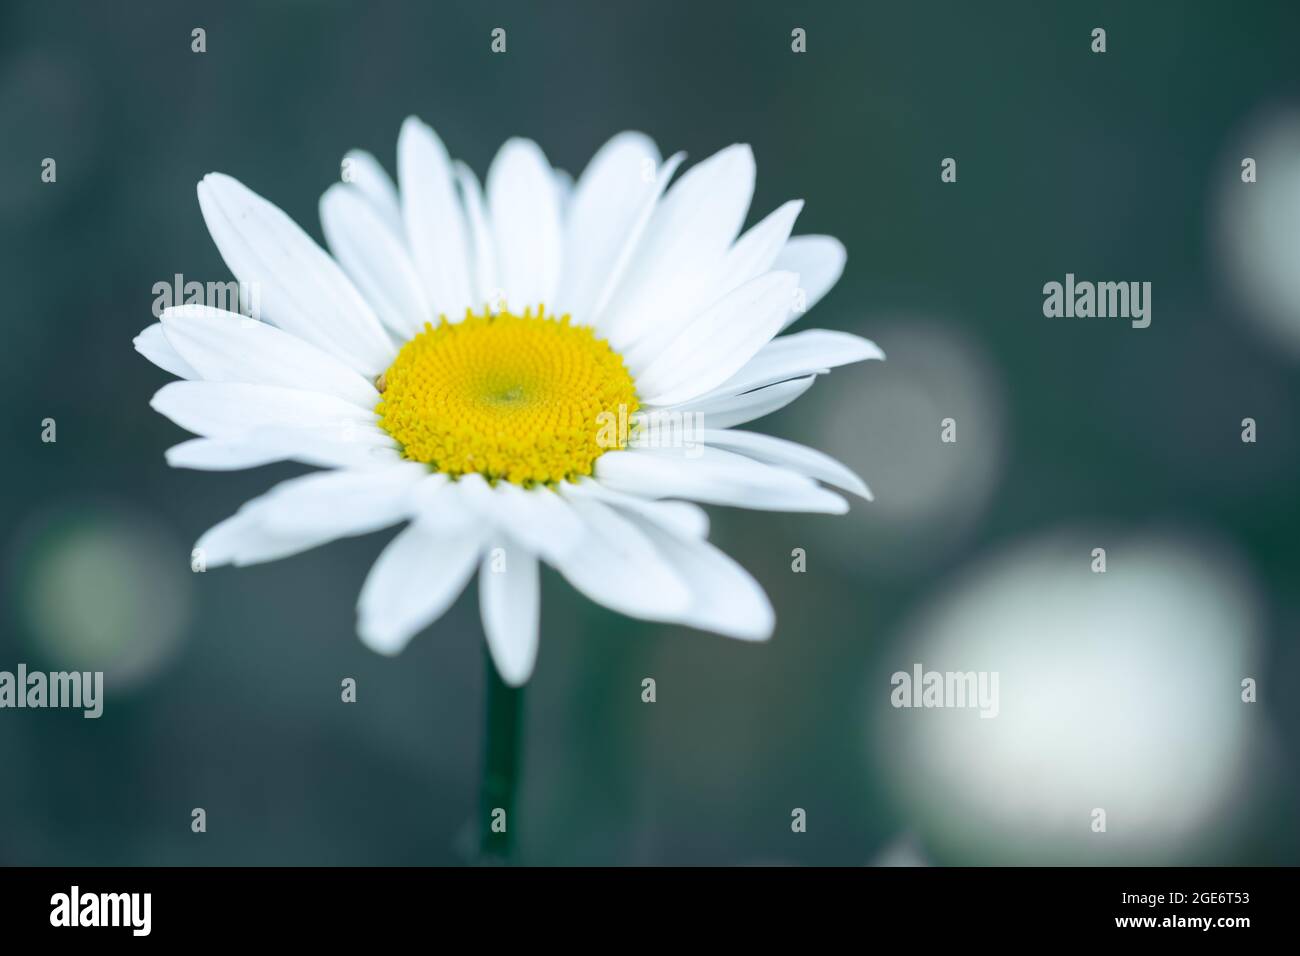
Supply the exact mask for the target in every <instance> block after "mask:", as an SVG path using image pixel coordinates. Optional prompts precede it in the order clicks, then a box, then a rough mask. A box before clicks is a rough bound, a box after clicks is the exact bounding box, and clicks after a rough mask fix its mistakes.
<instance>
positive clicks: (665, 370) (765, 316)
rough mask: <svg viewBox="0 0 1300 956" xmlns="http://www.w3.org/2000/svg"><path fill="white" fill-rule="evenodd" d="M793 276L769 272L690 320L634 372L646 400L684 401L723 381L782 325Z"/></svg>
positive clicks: (662, 402) (794, 278) (793, 282)
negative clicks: (645, 363) (647, 362)
mask: <svg viewBox="0 0 1300 956" xmlns="http://www.w3.org/2000/svg"><path fill="white" fill-rule="evenodd" d="M797 281H798V277H797V276H796V275H795V274H794V273H792V272H769V273H767V274H765V275H762V276H759V277H758V278H757V279H754V280H753V281H751V282H748V283H746V284H745V285H743V286H741V287H740V288H739V289H737V290H735V291H734V292H732V293H731V294H730V295H728V296H726V297H725V298H723V299H722V300H721V301H720V302H718V303H717V304H716V305H714V306H713V307H712V308H710V309H709V310H708V311H707V312H705V313H704V314H703V315H701V316H699V317H698V318H696V319H694V320H693V321H692V322H691V323H690V324H689V325H688V326H687V327H686V328H685V329H684V330H683V331H682V332H681V333H680V334H679V335H677V336H676V337H675V338H674V339H673V340H672V341H671V342H669V343H668V344H667V345H665V346H663V347H662V348H659V349H658V350H657V354H656V355H655V357H654V358H653V359H652V360H651V361H650V362H649V364H647V365H645V366H642V367H640V369H639V371H637V372H636V387H637V392H638V393H639V394H640V395H642V396H644V399H645V402H646V404H648V405H671V404H675V403H677V402H683V401H686V400H688V399H691V398H695V397H696V396H698V395H702V394H704V393H705V392H708V391H709V390H710V389H713V388H715V387H716V386H718V385H721V384H722V383H723V382H724V381H726V380H727V379H728V378H729V377H730V376H731V375H732V374H734V373H735V372H736V371H737V370H739V369H740V368H741V367H742V366H743V365H744V364H745V363H746V362H748V361H749V360H750V359H751V358H753V356H754V354H755V353H756V352H758V350H759V349H761V348H762V347H763V346H764V345H766V344H767V343H768V342H769V341H770V340H771V338H772V336H774V335H775V334H776V333H777V331H778V330H779V329H780V328H781V324H782V322H783V321H784V319H785V316H786V313H787V312H788V311H789V309H790V302H791V296H792V295H793V293H794V288H795V283H796V282H797ZM628 361H629V363H633V368H634V370H635V369H637V365H636V364H635V362H636V360H635V359H633V358H632V357H630V356H629V357H628Z"/></svg>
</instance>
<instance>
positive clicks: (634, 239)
mask: <svg viewBox="0 0 1300 956" xmlns="http://www.w3.org/2000/svg"><path fill="white" fill-rule="evenodd" d="M685 160H686V154H685V153H674V154H673V155H672V156H669V157H668V159H667V160H665V161H664V164H663V165H662V166H660V167H659V172H658V175H657V176H656V177H655V184H654V190H653V194H652V195H650V196H647V197H646V199H645V202H644V204H643V205H642V207H641V210H640V212H639V213H638V214H637V217H636V219H635V220H633V222H632V227H631V229H629V230H628V233H627V235H626V236H625V237H624V239H623V242H622V249H621V250H620V251H619V254H618V256H617V257H616V258H615V259H614V260H613V265H612V267H611V268H610V270H609V275H608V276H607V277H606V279H605V283H604V287H603V289H602V290H601V293H600V295H599V296H597V297H596V299H595V305H594V306H593V307H592V309H591V313H590V315H589V316H576V318H577V319H578V320H579V321H583V322H586V323H588V324H591V325H595V326H597V327H598V328H601V329H602V334H605V335H607V334H608V333H607V332H605V331H604V324H605V323H606V321H607V317H608V314H609V312H608V306H609V303H610V300H611V299H613V297H614V294H615V293H616V292H617V291H618V288H619V286H620V284H621V283H622V281H623V277H624V276H625V275H626V274H627V271H628V269H629V268H631V265H632V263H633V262H634V261H635V259H636V252H637V249H638V248H639V247H640V245H641V237H642V236H644V235H645V231H646V229H647V228H648V227H649V225H650V221H651V219H652V217H653V216H654V211H655V209H656V208H657V207H658V205H659V197H660V196H662V195H663V193H664V190H665V189H667V188H668V183H669V181H671V180H672V178H673V174H674V173H675V172H677V168H678V167H679V166H681V164H682V163H683V162H684V161H685Z"/></svg>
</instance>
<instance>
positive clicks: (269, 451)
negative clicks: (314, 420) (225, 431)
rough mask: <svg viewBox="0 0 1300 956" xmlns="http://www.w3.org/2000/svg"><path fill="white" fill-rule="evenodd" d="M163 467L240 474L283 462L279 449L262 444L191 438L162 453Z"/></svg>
mask: <svg viewBox="0 0 1300 956" xmlns="http://www.w3.org/2000/svg"><path fill="white" fill-rule="evenodd" d="M164 457H165V458H166V460H167V464H168V465H170V466H171V467H173V468H195V469H198V470H200V471H242V470H243V469H245V468H258V467H261V466H262V465H269V464H271V463H272V462H276V461H284V460H285V453H284V450H283V449H281V448H277V447H273V446H271V445H267V444H265V443H254V442H247V441H242V442H241V441H231V440H229V439H219V438H191V439H190V440H189V441H183V442H181V443H180V444H179V445H173V446H172V447H171V448H168V449H167V451H166V452H164Z"/></svg>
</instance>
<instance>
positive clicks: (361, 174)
mask: <svg viewBox="0 0 1300 956" xmlns="http://www.w3.org/2000/svg"><path fill="white" fill-rule="evenodd" d="M343 168H344V169H346V170H347V174H346V179H345V180H344V181H345V182H347V183H349V184H351V185H352V186H353V187H354V188H355V189H356V190H357V192H359V193H360V194H361V195H362V196H363V197H365V200H366V202H367V203H369V205H370V207H371V208H372V209H373V210H374V211H375V215H377V216H378V217H379V219H380V221H381V222H383V224H384V225H385V226H386V227H387V228H388V229H389V231H391V232H392V234H393V235H394V236H395V237H397V238H399V239H400V238H402V237H403V236H405V235H406V233H405V231H404V230H403V228H402V207H401V205H400V203H399V202H398V199H397V187H396V186H395V185H393V179H392V177H391V176H389V175H388V171H387V170H385V169H384V167H383V166H382V165H380V163H379V160H377V159H375V157H374V156H372V155H370V153H367V152H365V151H364V150H360V149H354V150H351V151H349V152H348V153H347V155H345V156H344V157H343Z"/></svg>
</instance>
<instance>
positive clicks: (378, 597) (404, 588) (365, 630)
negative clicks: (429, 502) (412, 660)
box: [357, 521, 483, 654]
mask: <svg viewBox="0 0 1300 956" xmlns="http://www.w3.org/2000/svg"><path fill="white" fill-rule="evenodd" d="M482 544H483V542H482V539H481V538H480V537H479V536H477V535H475V534H469V533H466V534H462V535H456V536H453V537H443V536H439V535H438V534H436V533H434V532H433V531H432V530H431V529H430V528H428V527H427V526H426V525H424V524H422V523H421V522H419V521H416V522H413V523H412V524H411V525H409V526H408V527H407V528H406V530H405V531H403V532H402V533H401V534H399V535H398V536H397V537H396V538H394V539H393V540H392V541H391V542H390V543H389V545H388V547H386V548H384V550H383V553H382V554H380V555H379V559H378V560H377V561H375V565H374V567H372V568H371V569H370V574H369V575H367V576H366V583H365V584H364V585H363V586H362V588H361V598H360V600H359V601H358V602H357V613H358V618H359V620H358V627H357V629H358V632H359V633H360V636H361V640H362V643H364V644H365V645H366V646H367V647H369V648H370V649H371V650H375V651H378V652H379V653H381V654H396V653H398V652H399V651H401V650H402V648H404V647H405V646H406V645H407V643H408V642H409V641H410V640H411V638H412V637H414V636H415V634H416V633H417V632H419V631H420V630H422V629H423V628H424V627H426V626H427V625H429V624H431V623H432V622H433V621H435V620H436V619H437V618H439V617H441V616H442V614H443V612H445V611H446V610H447V608H449V607H450V606H451V605H452V603H453V602H455V600H456V598H457V596H459V594H460V592H461V591H462V590H464V588H465V584H466V583H467V582H468V581H469V578H470V575H472V574H473V573H474V567H475V565H476V564H477V562H478V556H479V552H480V550H481V549H482Z"/></svg>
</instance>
